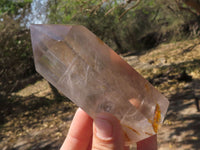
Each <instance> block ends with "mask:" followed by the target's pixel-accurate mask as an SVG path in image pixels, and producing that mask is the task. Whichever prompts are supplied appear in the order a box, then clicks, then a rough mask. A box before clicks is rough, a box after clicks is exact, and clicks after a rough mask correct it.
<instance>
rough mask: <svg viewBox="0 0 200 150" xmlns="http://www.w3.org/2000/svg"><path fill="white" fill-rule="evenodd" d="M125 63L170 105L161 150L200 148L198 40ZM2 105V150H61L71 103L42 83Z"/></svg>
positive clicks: (162, 48)
mask: <svg viewBox="0 0 200 150" xmlns="http://www.w3.org/2000/svg"><path fill="white" fill-rule="evenodd" d="M124 59H125V60H126V61H127V62H128V63H129V64H130V65H131V66H133V67H134V68H135V69H136V70H137V71H138V72H139V73H141V74H142V75H143V76H144V77H145V78H146V79H147V80H149V81H150V82H151V83H152V84H153V85H154V86H155V87H156V88H157V89H158V90H159V91H160V92H162V93H163V94H164V95H165V96H166V97H167V98H168V99H169V101H170V106H169V109H168V112H167V115H166V118H165V120H164V123H163V126H162V127H161V129H160V131H159V133H158V144H159V150H169V149H171V150H198V149H200V121H199V120H200V112H197V108H196V105H195V97H198V96H199V95H197V94H198V92H197V93H195V91H198V90H199V89H200V69H199V68H200V40H199V39H194V40H190V41H183V42H177V43H170V44H162V45H160V46H159V47H157V48H156V49H152V50H151V51H149V52H148V53H145V54H141V55H139V56H132V55H130V56H126V57H124ZM196 84H197V86H195V85H196ZM1 92H2V91H1ZM195 94H196V95H195ZM0 104H1V105H0V149H2V150H47V149H52V150H54V149H59V147H60V146H61V144H62V142H63V140H64V138H65V136H66V134H67V131H68V128H69V126H70V123H71V120H72V118H73V115H74V113H75V110H76V109H77V107H76V106H75V105H74V104H73V103H72V102H71V101H70V100H68V99H67V98H64V99H60V100H55V97H54V95H53V93H52V90H51V87H50V86H49V84H48V82H47V81H46V80H44V79H40V80H37V81H36V82H34V83H33V84H29V85H27V86H26V87H25V88H22V89H20V90H19V91H15V92H12V93H11V94H9V95H8V96H7V97H3V98H2V99H1V100H0Z"/></svg>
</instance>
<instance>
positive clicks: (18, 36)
mask: <svg viewBox="0 0 200 150" xmlns="http://www.w3.org/2000/svg"><path fill="white" fill-rule="evenodd" d="M30 2H31V1H30V0H29V1H24V2H13V1H5V0H3V1H1V2H0V3H1V5H0V8H1V9H0V10H1V12H0V14H1V16H0V18H1V21H0V51H1V53H0V84H1V87H0V90H2V89H5V88H6V87H7V86H8V85H9V84H13V83H15V82H16V81H17V80H19V79H21V78H24V77H27V76H28V75H31V74H32V73H33V60H32V52H31V42H30V34H29V30H28V29H26V28H25V27H22V26H21V24H20V23H21V22H22V20H23V17H22V16H23V14H24V12H26V9H28V8H29V7H28V5H30ZM22 9H23V10H22ZM18 15H20V16H19V17H17V16H18ZM6 91H7V90H6ZM0 95H1V93H0Z"/></svg>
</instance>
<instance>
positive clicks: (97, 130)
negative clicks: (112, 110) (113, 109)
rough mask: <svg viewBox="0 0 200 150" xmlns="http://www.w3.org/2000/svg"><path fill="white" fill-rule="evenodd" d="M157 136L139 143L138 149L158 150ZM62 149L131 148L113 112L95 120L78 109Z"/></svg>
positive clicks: (98, 149)
mask: <svg viewBox="0 0 200 150" xmlns="http://www.w3.org/2000/svg"><path fill="white" fill-rule="evenodd" d="M156 149H157V141H156V136H152V137H150V138H148V139H145V140H143V141H140V142H138V143H137V150H156ZM61 150H129V148H128V147H126V146H124V134H123V131H122V128H121V125H120V123H119V121H118V120H117V119H116V118H115V117H114V116H112V115H111V114H108V113H106V114H99V115H98V116H97V117H96V118H95V119H94V120H93V119H92V118H91V117H89V116H88V115H87V113H85V112H84V111H83V110H82V109H80V108H79V109H78V110H77V112H76V114H75V116H74V119H73V121H72V124H71V127H70V129H69V132H68V135H67V137H66V139H65V141H64V143H63V145H62V147H61Z"/></svg>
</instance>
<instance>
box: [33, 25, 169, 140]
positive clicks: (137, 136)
mask: <svg viewBox="0 0 200 150" xmlns="http://www.w3.org/2000/svg"><path fill="white" fill-rule="evenodd" d="M31 39H32V46H33V54H34V62H35V67H36V70H37V71H38V72H39V73H40V74H41V75H42V76H43V77H44V78H45V79H47V80H48V81H49V82H50V83H52V84H53V85H54V86H55V87H56V88H57V89H58V90H59V91H61V92H62V93H63V94H64V95H65V96H67V97H68V98H70V99H71V100H72V101H73V102H74V103H75V104H77V105H78V106H79V107H81V108H82V109H83V110H84V111H85V112H87V113H88V114H89V115H90V116H91V117H92V118H94V117H95V115H96V114H97V113H100V112H109V113H112V114H113V115H115V116H116V117H117V118H118V119H119V120H120V123H121V124H122V127H123V130H124V134H125V137H126V141H127V143H132V142H137V141H140V140H142V139H144V138H147V137H149V136H150V135H153V134H156V133H157V130H158V128H159V126H160V125H161V123H162V122H163V119H164V116H165V114H166V111H167V108H168V105H169V102H168V100H167V99H166V98H165V97H164V96H163V95H162V94H160V93H159V92H158V91H157V90H156V89H155V88H154V87H153V86H152V85H151V84H150V83H149V82H148V81H147V80H145V79H144V78H143V77H142V76H141V75H140V74H138V73H137V72H136V71H135V70H134V69H133V68H132V67H131V66H130V65H128V64H127V63H126V62H125V61H124V60H123V59H122V58H121V57H120V56H119V55H117V54H116V53H115V52H114V51H113V50H112V49H111V48H110V47H108V46H107V45H106V44H105V43H103V42H102V41H101V40H100V39H99V38H98V37H96V36H95V35H94V34H93V33H92V32H90V31H89V30H88V29H87V28H85V27H83V26H79V25H31Z"/></svg>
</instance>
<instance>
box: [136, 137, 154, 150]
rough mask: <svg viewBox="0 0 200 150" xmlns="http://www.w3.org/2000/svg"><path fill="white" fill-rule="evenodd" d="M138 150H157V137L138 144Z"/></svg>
mask: <svg viewBox="0 0 200 150" xmlns="http://www.w3.org/2000/svg"><path fill="white" fill-rule="evenodd" d="M137 150H157V135H153V136H151V137H149V138H146V139H144V140H142V141H140V142H138V143H137Z"/></svg>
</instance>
